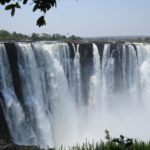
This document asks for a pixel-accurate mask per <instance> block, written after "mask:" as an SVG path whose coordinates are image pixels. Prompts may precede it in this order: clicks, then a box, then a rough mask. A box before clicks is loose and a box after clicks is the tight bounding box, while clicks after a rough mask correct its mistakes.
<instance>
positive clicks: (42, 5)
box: [0, 0, 56, 27]
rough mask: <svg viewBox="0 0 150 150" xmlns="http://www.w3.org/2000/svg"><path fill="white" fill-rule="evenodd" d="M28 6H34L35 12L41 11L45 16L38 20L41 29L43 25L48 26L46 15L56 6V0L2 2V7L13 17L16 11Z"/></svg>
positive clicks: (4, 0) (2, 0)
mask: <svg viewBox="0 0 150 150" xmlns="http://www.w3.org/2000/svg"><path fill="white" fill-rule="evenodd" d="M26 4H32V6H33V7H32V10H33V12H36V11H38V10H39V11H41V12H42V13H43V14H44V15H42V16H41V17H39V18H38V19H37V25H38V26H39V27H40V26H42V25H46V21H45V14H46V13H47V11H49V10H50V9H51V8H52V7H55V6H56V0H0V5H4V6H5V10H8V11H10V12H11V16H14V15H15V12H16V9H20V8H21V7H22V6H23V5H26Z"/></svg>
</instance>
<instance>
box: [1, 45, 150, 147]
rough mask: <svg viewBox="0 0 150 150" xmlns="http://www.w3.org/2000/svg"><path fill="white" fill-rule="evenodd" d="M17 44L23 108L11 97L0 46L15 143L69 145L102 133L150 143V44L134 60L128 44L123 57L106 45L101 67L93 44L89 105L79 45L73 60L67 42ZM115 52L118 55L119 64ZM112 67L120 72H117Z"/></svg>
mask: <svg viewBox="0 0 150 150" xmlns="http://www.w3.org/2000/svg"><path fill="white" fill-rule="evenodd" d="M16 46H17V47H18V51H17V52H18V66H19V75H20V77H21V85H22V92H23V95H22V96H23V101H24V105H25V108H26V109H25V110H23V108H22V104H21V103H20V101H18V100H17V97H16V95H15V92H14V89H13V83H12V76H11V71H10V66H9V62H8V58H7V53H6V50H5V47H4V45H3V44H0V83H1V84H0V91H1V92H2V94H3V97H4V100H5V105H6V109H4V110H5V117H6V120H7V122H8V125H9V129H10V131H11V135H12V137H13V140H14V141H15V142H16V143H19V144H27V145H28V144H36V145H37V144H38V145H40V146H42V147H47V146H48V145H49V146H51V147H53V146H56V147H59V146H60V145H62V144H63V145H72V144H75V143H76V142H81V143H82V142H83V141H85V140H86V139H88V140H93V139H94V140H99V139H104V137H105V135H104V130H105V129H108V130H109V131H110V133H111V135H113V136H118V135H120V134H123V135H125V136H128V137H133V138H139V139H143V140H149V138H150V137H149V132H148V131H149V130H150V121H149V117H150V102H149V98H150V45H137V46H136V47H137V53H138V56H136V52H135V50H134V48H133V46H132V45H123V49H122V58H121V54H120V53H121V52H120V51H119V50H118V49H117V50H113V52H112V53H111V51H110V44H105V45H104V49H103V57H102V60H101V62H102V64H101V63H100V55H99V50H98V48H97V46H96V44H93V68H92V74H91V75H90V78H89V81H87V82H88V84H87V85H89V89H88V92H87V95H88V99H87V102H88V103H87V104H85V103H84V101H83V95H82V88H83V87H82V85H84V84H85V83H84V82H83V81H82V79H83V78H84V77H83V76H82V69H83V68H82V66H81V65H82V63H81V62H80V59H81V58H80V45H77V46H76V47H75V45H73V49H74V53H75V57H74V59H73V60H72V59H70V51H69V46H68V44H65V43H57V44H44V43H33V44H25V43H18V44H16ZM127 47H128V50H127ZM114 53H119V58H118V62H116V59H115V58H114V57H113V54H114ZM87 61H88V60H87ZM116 66H117V67H120V68H122V69H120V70H119V71H118V72H117V73H116V72H115V69H116ZM120 74H121V75H120ZM116 84H117V85H119V87H116Z"/></svg>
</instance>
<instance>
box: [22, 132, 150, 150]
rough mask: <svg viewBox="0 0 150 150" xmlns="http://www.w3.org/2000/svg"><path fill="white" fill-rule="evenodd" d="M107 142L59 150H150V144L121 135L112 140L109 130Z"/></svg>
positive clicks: (78, 145) (84, 144) (28, 149)
mask: <svg viewBox="0 0 150 150" xmlns="http://www.w3.org/2000/svg"><path fill="white" fill-rule="evenodd" d="M105 133H106V137H105V138H106V142H104V141H102V140H100V141H99V142H94V141H93V142H92V143H90V142H88V141H85V143H83V144H76V145H75V146H73V147H69V146H68V147H65V146H61V147H60V149H59V150H150V142H143V141H140V140H136V139H131V138H125V137H124V136H123V135H120V136H119V137H118V138H112V137H111V136H110V134H109V131H108V130H105ZM19 150H43V149H40V148H37V149H33V148H29V147H28V148H26V149H19ZM48 150H56V149H55V148H48Z"/></svg>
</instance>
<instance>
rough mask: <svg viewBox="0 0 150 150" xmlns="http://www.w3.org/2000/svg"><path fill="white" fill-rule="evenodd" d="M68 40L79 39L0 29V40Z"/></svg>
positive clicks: (77, 38) (76, 38)
mask: <svg viewBox="0 0 150 150" xmlns="http://www.w3.org/2000/svg"><path fill="white" fill-rule="evenodd" d="M10 40H14V41H58V40H60V41H70V40H81V38H80V37H78V36H75V35H71V36H66V35H60V34H58V33H56V34H46V33H42V34H38V33H32V34H31V35H25V34H21V33H17V32H13V33H10V32H8V31H6V30H0V41H10Z"/></svg>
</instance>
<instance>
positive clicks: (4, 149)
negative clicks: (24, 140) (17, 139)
mask: <svg viewBox="0 0 150 150" xmlns="http://www.w3.org/2000/svg"><path fill="white" fill-rule="evenodd" d="M0 150H42V149H40V148H39V147H37V146H22V145H16V144H13V143H8V142H6V141H4V140H0Z"/></svg>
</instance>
